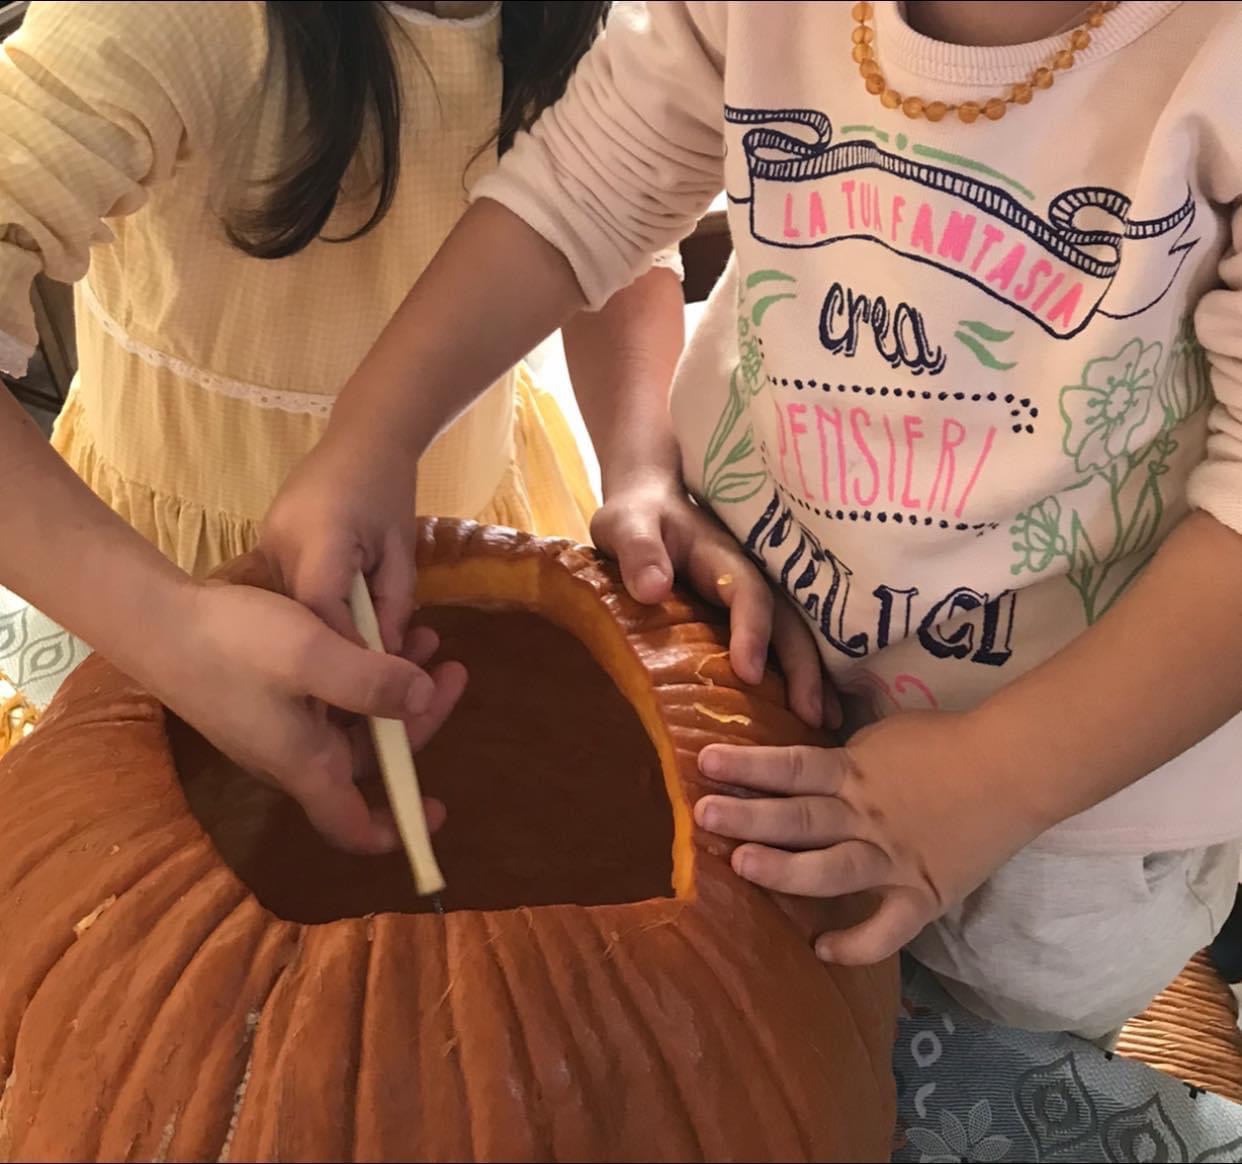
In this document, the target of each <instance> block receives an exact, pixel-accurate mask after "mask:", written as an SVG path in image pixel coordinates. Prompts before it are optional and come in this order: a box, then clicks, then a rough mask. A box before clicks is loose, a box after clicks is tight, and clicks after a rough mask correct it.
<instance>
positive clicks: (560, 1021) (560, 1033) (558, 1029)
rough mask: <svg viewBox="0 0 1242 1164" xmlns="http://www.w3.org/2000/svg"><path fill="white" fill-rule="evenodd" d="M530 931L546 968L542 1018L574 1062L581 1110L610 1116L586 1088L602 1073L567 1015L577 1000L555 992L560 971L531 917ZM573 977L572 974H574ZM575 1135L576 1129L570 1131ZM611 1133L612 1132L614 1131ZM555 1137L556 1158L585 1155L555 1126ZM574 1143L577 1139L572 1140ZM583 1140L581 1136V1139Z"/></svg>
mask: <svg viewBox="0 0 1242 1164" xmlns="http://www.w3.org/2000/svg"><path fill="white" fill-rule="evenodd" d="M527 931H528V937H529V941H530V946H531V950H532V954H533V956H534V957H536V958H537V959H538V961H539V962H540V964H541V966H542V973H540V974H539V975H538V976H536V977H535V981H537V982H538V983H539V984H540V986H541V988H542V994H541V997H540V999H539V1002H540V1006H539V1015H540V1018H541V1019H542V1020H543V1021H545V1022H546V1023H547V1024H549V1025H552V1026H554V1027H555V1032H554V1034H552V1035H551V1036H550V1041H551V1042H554V1043H559V1044H560V1047H561V1049H562V1051H563V1053H564V1054H565V1056H566V1059H567V1060H571V1061H572V1065H571V1067H570V1074H569V1078H570V1083H571V1086H572V1088H573V1092H574V1095H575V1097H576V1098H577V1099H578V1101H579V1102H578V1104H577V1110H579V1111H591V1112H593V1113H596V1114H597V1115H598V1116H603V1117H607V1116H608V1114H609V1112H608V1109H607V1105H605V1104H601V1103H598V1102H594V1100H595V1097H594V1096H589V1095H588V1093H587V1089H586V1086H585V1085H586V1083H587V1081H589V1080H591V1079H596V1078H599V1075H600V1073H599V1072H597V1071H594V1070H592V1068H591V1066H590V1063H589V1062H588V1056H587V1054H586V1052H585V1051H584V1050H583V1048H582V1046H581V1045H580V1043H579V1038H578V1035H579V1032H578V1031H576V1030H575V1029H574V1024H573V1022H572V1021H571V1020H570V1019H569V1017H568V1016H567V1015H566V1014H565V1013H564V1010H565V1007H566V1005H567V1002H566V999H567V998H572V997H573V992H572V991H570V992H565V993H564V996H563V995H562V993H560V992H558V991H557V990H556V989H555V986H554V982H555V980H556V978H557V970H556V967H555V965H554V962H553V960H552V959H551V958H550V957H549V956H548V949H547V946H546V945H545V942H544V935H543V934H542V933H541V927H539V926H537V925H532V924H530V918H529V916H528V917H527ZM571 975H572V972H571ZM570 1130H571V1132H572V1131H573V1130H574V1129H572V1128H571V1129H570ZM610 1131H611V1129H610ZM553 1133H554V1134H553V1136H552V1141H551V1142H552V1144H553V1147H554V1149H555V1150H556V1152H555V1157H554V1158H556V1159H560V1160H573V1159H577V1158H578V1157H579V1156H580V1155H581V1154H582V1144H581V1143H580V1142H579V1143H576V1144H575V1143H572V1142H571V1143H570V1144H568V1145H565V1147H564V1148H562V1147H561V1145H560V1141H563V1140H564V1139H565V1135H564V1133H563V1132H562V1134H561V1135H560V1136H557V1134H556V1127H555V1125H554V1128H553ZM570 1138H571V1140H572V1139H573V1137H572V1136H571V1137H570ZM578 1139H579V1140H580V1136H579V1137H578Z"/></svg>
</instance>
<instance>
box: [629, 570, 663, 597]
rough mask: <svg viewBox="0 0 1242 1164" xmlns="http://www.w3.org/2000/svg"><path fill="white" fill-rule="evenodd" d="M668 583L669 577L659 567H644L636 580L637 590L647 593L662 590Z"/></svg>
mask: <svg viewBox="0 0 1242 1164" xmlns="http://www.w3.org/2000/svg"><path fill="white" fill-rule="evenodd" d="M667 582H668V575H667V574H666V573H665V572H664V571H663V570H662V569H661V568H660V567H659V566H644V567H643V568H642V569H641V570H639V571H638V576H637V577H636V578H635V579H634V586H635V588H636V589H638V590H641V591H643V592H644V593H647V592H649V591H653V590H656V589H658V588H662V587H663V586H664V585H665V584H666V583H667Z"/></svg>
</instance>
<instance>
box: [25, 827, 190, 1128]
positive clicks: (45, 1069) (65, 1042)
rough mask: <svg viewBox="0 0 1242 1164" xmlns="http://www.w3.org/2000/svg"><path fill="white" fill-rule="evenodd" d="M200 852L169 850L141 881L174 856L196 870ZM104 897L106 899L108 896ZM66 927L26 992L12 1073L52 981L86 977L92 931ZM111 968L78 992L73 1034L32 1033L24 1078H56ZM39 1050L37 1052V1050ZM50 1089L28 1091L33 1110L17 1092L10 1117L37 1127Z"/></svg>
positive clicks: (68, 1026) (70, 1025)
mask: <svg viewBox="0 0 1242 1164" xmlns="http://www.w3.org/2000/svg"><path fill="white" fill-rule="evenodd" d="M199 856H201V854H199V853H195V852H194V851H192V850H190V851H187V850H186V849H184V848H182V849H177V850H174V852H172V853H170V854H167V855H166V856H165V858H164V859H163V860H160V861H159V862H157V864H156V866H155V867H154V869H153V870H151V871H150V872H149V873H148V874H147V875H146V876H144V877H143V878H142V881H141V882H140V883H139V884H141V883H142V882H145V881H146V880H147V878H148V877H149V876H150V875H151V873H153V872H158V871H160V870H162V869H164V868H165V866H167V865H169V864H171V863H172V862H173V861H174V860H180V861H181V862H182V863H184V864H185V865H186V866H188V867H189V870H190V871H194V870H195V869H196V868H197V867H196V866H195V865H194V864H193V860H194V858H195V857H199ZM166 896H167V895H166ZM104 900H107V899H106V898H105V899H104ZM121 900H122V897H120V896H117V897H116V899H115V902H114V903H113V905H112V906H111V907H110V908H115V907H116V904H117V903H119V902H120V901H121ZM105 916H106V915H105ZM66 929H67V931H68V933H69V935H70V936H69V938H68V939H67V941H66V944H65V945H64V946H63V947H62V948H61V950H60V952H59V953H58V954H57V955H56V957H55V960H54V962H53V963H52V965H51V966H50V967H48V968H47V969H46V970H45V972H44V973H43V974H42V975H41V977H40V981H39V985H38V987H37V989H36V990H34V991H32V992H31V993H30V994H29V995H28V996H27V999H26V1003H25V1006H24V1008H22V1010H21V1014H20V1017H19V1019H18V1022H17V1029H16V1035H15V1038H14V1040H13V1052H12V1061H11V1063H10V1064H9V1067H8V1072H9V1074H10V1075H12V1074H16V1073H17V1072H18V1070H19V1068H20V1067H21V1066H22V1063H21V1060H22V1058H23V1055H22V1048H23V1044H24V1042H25V1038H24V1036H26V1035H27V1034H28V1024H29V1023H31V1022H36V1023H37V1022H38V1021H39V1020H40V1019H41V1018H42V1017H43V1016H42V1015H41V1013H40V1012H41V1011H42V1009H43V1008H44V1007H46V1006H48V1005H49V1000H48V999H47V997H45V995H46V993H47V992H48V991H49V990H55V989H59V988H60V987H61V983H60V982H59V981H57V982H56V983H55V984H54V985H53V984H51V980H52V979H53V978H54V977H56V976H58V975H59V976H61V977H63V978H65V979H67V980H68V981H67V982H66V983H65V984H64V985H65V992H67V993H71V991H69V988H70V987H72V986H73V985H75V983H80V981H81V979H82V977H83V972H84V971H85V970H86V969H87V967H86V966H84V965H80V963H82V962H84V961H85V960H86V953H83V951H90V949H91V946H92V945H93V944H96V943H92V942H91V938H90V936H89V931H87V932H86V933H83V934H82V935H81V936H77V935H74V933H73V930H72V928H71V927H66ZM109 969H110V970H115V972H116V974H115V975H111V976H110V975H107V974H105V975H100V976H96V977H93V978H90V979H88V981H89V983H90V985H89V986H88V987H87V988H86V989H85V991H84V992H82V993H80V994H79V996H78V999H77V1001H76V1002H75V1003H74V1004H73V1006H74V1010H73V1017H72V1019H71V1020H69V1021H67V1022H66V1025H65V1027H64V1028H63V1029H64V1030H66V1031H68V1032H69V1033H70V1037H64V1036H63V1035H62V1037H61V1038H60V1039H59V1040H57V1041H56V1042H55V1043H54V1044H50V1045H49V1043H48V1041H46V1040H45V1041H44V1042H43V1044H42V1046H40V1045H39V1042H38V1039H37V1038H36V1037H35V1036H33V1035H32V1036H31V1038H32V1039H34V1041H35V1043H36V1047H35V1048H34V1049H33V1050H31V1051H29V1052H28V1053H27V1054H26V1056H24V1058H25V1060H26V1061H25V1064H24V1068H25V1070H24V1073H23V1077H24V1078H30V1077H32V1076H33V1078H34V1080H35V1081H36V1082H37V1083H41V1082H43V1081H45V1080H47V1079H54V1078H56V1076H57V1074H58V1072H59V1070H60V1065H61V1063H62V1061H63V1060H64V1058H65V1057H66V1055H70V1054H71V1048H70V1042H71V1039H72V1038H73V1037H76V1032H77V1024H78V1021H79V1019H80V1017H81V1015H82V1010H83V1008H85V1007H86V1006H87V1005H88V1004H89V1002H90V1001H91V1000H92V999H96V998H97V997H98V995H99V994H100V992H101V991H102V990H104V989H106V984H107V983H110V982H111V981H112V980H113V978H114V977H115V976H116V975H119V974H120V973H122V971H121V969H120V968H118V967H115V966H113V967H109ZM36 1052H38V1053H37V1054H36ZM49 1093H50V1096H51V1097H52V1098H54V1097H55V1094H56V1090H55V1089H43V1090H38V1091H36V1092H34V1093H33V1103H31V1098H32V1097H31V1095H30V1094H27V1095H26V1096H25V1099H26V1101H27V1107H33V1111H32V1112H28V1113H15V1112H14V1110H13V1107H14V1106H15V1104H16V1103H17V1101H18V1100H20V1099H22V1098H23V1097H22V1096H18V1097H17V1100H14V1099H11V1098H10V1099H8V1100H7V1102H8V1103H9V1105H10V1106H9V1108H8V1109H6V1115H8V1116H9V1117H13V1116H14V1115H15V1114H21V1115H24V1116H27V1117H28V1118H26V1127H27V1128H32V1127H34V1126H35V1123H36V1119H37V1115H38V1111H39V1108H40V1107H41V1105H42V1103H43V1101H44V1100H45V1099H47V1098H49ZM10 1134H11V1135H16V1134H17V1133H15V1132H13V1131H12V1126H11V1125H10Z"/></svg>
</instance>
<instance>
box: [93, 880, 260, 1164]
mask: <svg viewBox="0 0 1242 1164" xmlns="http://www.w3.org/2000/svg"><path fill="white" fill-rule="evenodd" d="M213 876H214V877H215V878H217V879H218V880H220V881H221V882H222V885H221V889H222V890H227V889H230V888H231V889H232V890H233V891H234V892H235V893H236V894H237V900H236V901H235V902H234V903H233V905H232V906H231V907H230V908H229V909H228V912H227V913H225V915H224V916H223V917H221V918H219V919H218V920H217V921H216V922H214V923H212V924H211V925H210V927H209V928H208V929H207V931H206V932H205V933H204V934H203V937H202V940H201V941H200V942H199V943H198V945H197V946H195V947H194V949H193V951H191V952H190V954H189V956H188V957H187V958H186V960H185V962H184V964H183V965H182V966H181V968H180V970H178V971H177V975H176V977H175V978H174V979H173V981H172V982H171V983H170V984H169V986H168V988H167V990H161V992H160V993H161V997H160V1000H159V1002H158V1003H157V1004H156V1007H155V1012H154V1013H153V1014H152V1015H151V1016H150V1019H149V1021H148V1023H147V1026H146V1030H145V1031H144V1032H143V1033H142V1034H141V1035H140V1036H139V1038H138V1041H137V1042H136V1043H135V1044H134V1047H133V1049H132V1051H131V1052H130V1054H129V1055H128V1056H127V1057H126V1061H125V1062H124V1063H118V1064H117V1066H116V1068H115V1069H114V1070H115V1071H116V1072H117V1073H118V1074H119V1076H120V1078H119V1080H116V1081H115V1088H114V1093H115V1095H116V1100H114V1101H113V1104H112V1106H111V1108H110V1109H109V1110H108V1112H107V1113H105V1115H104V1121H103V1125H102V1126H101V1127H100V1129H99V1133H98V1135H97V1137H96V1144H97V1146H102V1144H103V1142H104V1140H106V1139H107V1137H108V1130H109V1127H110V1125H111V1122H112V1120H113V1118H114V1117H115V1115H116V1111H117V1108H118V1107H119V1106H120V1105H119V1102H117V1101H119V1100H120V1099H121V1098H122V1097H123V1096H124V1094H125V1092H126V1089H127V1087H128V1086H129V1084H130V1083H131V1081H132V1080H133V1079H134V1077H135V1075H136V1073H137V1069H138V1067H139V1066H140V1065H141V1061H142V1057H143V1052H144V1051H145V1050H146V1047H147V1045H148V1041H149V1040H150V1039H151V1036H152V1035H153V1034H154V1033H155V1031H156V1027H157V1025H158V1023H159V1021H160V1018H161V1017H162V1016H163V1015H164V1014H165V1013H167V1011H168V1008H169V1007H170V1006H171V1005H173V1000H174V998H176V1001H177V1002H178V1003H179V1002H180V998H179V997H177V995H178V987H179V986H181V984H182V983H183V982H184V981H185V979H186V976H187V975H188V974H190V972H191V971H192V970H193V969H195V968H196V966H195V964H196V962H197V960H198V957H199V955H200V954H201V953H202V952H203V950H204V949H205V948H206V946H207V945H208V943H209V942H211V940H212V939H213V938H214V937H215V935H216V932H217V931H218V930H219V929H220V927H221V926H223V925H224V924H226V923H227V922H228V921H229V920H230V919H231V918H233V917H234V916H235V915H236V914H237V913H238V912H239V911H240V910H241V909H242V908H243V907H244V906H245V905H246V903H247V901H249V894H248V893H247V892H246V887H245V886H244V885H241V884H240V883H239V882H238V881H237V879H236V878H234V877H233V876H232V874H231V873H230V871H229V870H228V869H222V868H219V867H217V868H215V869H212V870H209V871H208V873H207V875H206V876H205V877H203V879H202V880H201V881H199V882H198V883H197V884H196V885H195V889H199V888H200V887H201V886H203V885H206V884H207V883H208V879H209V878H211V877H213ZM230 883H231V884H230ZM205 895H206V894H205V893H204V894H203V896H205ZM185 896H186V897H189V894H186V895H185ZM184 900H185V898H184V897H183V898H182V902H183V901H184ZM180 904H181V902H178V905H180ZM187 908H188V907H187ZM149 937H155V930H152V931H151V934H150V935H149ZM145 944H146V943H145V942H144V943H143V945H145ZM140 948H141V947H139V949H140ZM137 956H138V949H136V950H135V957H137ZM131 1147H132V1142H131ZM97 1150H98V1147H97Z"/></svg>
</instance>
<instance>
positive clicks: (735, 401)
mask: <svg viewBox="0 0 1242 1164" xmlns="http://www.w3.org/2000/svg"><path fill="white" fill-rule="evenodd" d="M737 380H738V375H737V369H736V368H734V369H733V375H732V376H730V377H729V401H728V403H727V404H726V405H725V410H724V411H723V412H722V413H721V414H720V419H719V420H718V421H716V427H715V428H714V429H713V430H712V435H711V440H709V441H708V442H707V452H706V453H704V454H703V478H704V480H706V479H707V475H708V472H707V470H708V466H709V465H710V464H711V463H712V461H714V460H715V459H716V458H717V457H718V456H719V455H720V450H721V449H723V448H724V445H725V441H727V440H728V439H729V434H730V433H731V432H732V431H733V429H734V427H735V426H736V425H737V422H738V421H739V420H741V419H742V413H743V412H745V410H746V402H745V401H744V400H743V399H742V393H741V389H740V388H739V386H738V382H737Z"/></svg>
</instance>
